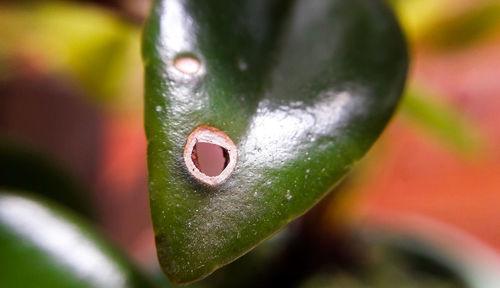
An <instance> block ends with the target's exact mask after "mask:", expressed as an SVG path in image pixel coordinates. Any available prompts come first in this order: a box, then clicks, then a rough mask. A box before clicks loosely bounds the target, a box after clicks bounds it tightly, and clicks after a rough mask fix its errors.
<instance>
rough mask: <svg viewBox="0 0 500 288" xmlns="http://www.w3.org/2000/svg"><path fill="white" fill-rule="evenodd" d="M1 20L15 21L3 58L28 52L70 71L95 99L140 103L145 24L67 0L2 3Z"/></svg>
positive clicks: (5, 33) (0, 52) (1, 35)
mask: <svg viewBox="0 0 500 288" xmlns="http://www.w3.org/2000/svg"><path fill="white" fill-rule="evenodd" d="M0 26H1V27H9V29H2V30H0V39H2V44H1V45H0V63H2V62H5V61H7V60H8V59H15V58H19V57H21V58H26V57H27V58H28V59H30V60H31V61H32V62H34V63H35V65H38V66H41V67H42V68H44V69H49V70H51V71H52V72H54V73H62V74H69V75H70V76H71V77H73V78H74V79H76V80H77V81H78V82H79V83H80V85H81V86H82V87H83V88H84V90H86V92H87V93H88V94H89V95H90V96H91V97H93V99H95V100H99V101H100V102H104V103H113V104H114V105H115V106H116V105H118V106H120V105H121V106H126V105H131V104H134V106H138V105H135V104H137V103H139V101H140V98H141V97H139V96H140V95H141V94H142V76H141V73H142V66H141V62H140V27H138V26H136V25H134V24H132V23H127V22H125V21H123V20H120V19H119V18H118V17H117V15H114V14H112V13H111V12H109V11H105V10H102V9H100V8H97V7H94V6H89V5H83V4H75V3H71V2H61V1H49V2H46V1H43V2H34V3H18V4H16V3H9V4H0ZM2 58H3V59H2ZM6 59H7V60H6ZM138 99H139V100H138Z"/></svg>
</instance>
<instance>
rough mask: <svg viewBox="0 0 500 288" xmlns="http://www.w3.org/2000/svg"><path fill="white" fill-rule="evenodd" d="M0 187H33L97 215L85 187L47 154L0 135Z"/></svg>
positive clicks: (29, 189) (34, 191)
mask: <svg viewBox="0 0 500 288" xmlns="http://www.w3.org/2000/svg"><path fill="white" fill-rule="evenodd" d="M0 187H1V188H8V189H15V190H23V191H31V192H33V193H37V194H39V195H43V196H44V197H46V198H49V199H51V200H52V201H54V202H58V203H60V204H61V205H64V206H66V207H68V208H70V209H72V210H73V211H77V212H78V213H80V214H81V215H84V216H87V217H89V218H90V219H92V218H93V216H94V215H93V210H92V208H91V204H90V199H89V198H88V194H86V193H85V190H84V189H83V188H82V187H81V185H80V183H77V181H76V179H74V178H73V177H72V175H69V173H68V171H67V170H65V169H64V168H63V167H61V166H59V165H57V164H56V163H54V162H53V161H51V159H49V158H48V157H45V155H42V154H39V153H37V152H35V151H32V150H30V149H27V148H24V147H21V146H17V145H14V144H11V143H9V142H6V141H3V140H1V139H0Z"/></svg>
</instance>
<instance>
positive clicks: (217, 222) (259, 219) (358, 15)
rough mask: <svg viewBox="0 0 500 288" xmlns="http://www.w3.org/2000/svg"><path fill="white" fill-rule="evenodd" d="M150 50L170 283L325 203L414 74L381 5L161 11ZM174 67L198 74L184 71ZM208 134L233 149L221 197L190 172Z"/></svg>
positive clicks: (160, 3) (166, 4) (156, 194)
mask: <svg viewBox="0 0 500 288" xmlns="http://www.w3.org/2000/svg"><path fill="white" fill-rule="evenodd" d="M143 41H144V42H143V59H144V64H145V73H146V76H145V77H146V101H145V103H146V104H145V105H146V107H145V113H146V114H145V126H146V135H147V139H148V166H149V191H150V206H151V213H152V220H153V225H154V230H155V237H156V247H157V250H158V257H159V260H160V263H161V265H162V268H163V270H164V272H165V273H166V275H167V276H168V277H169V279H170V280H172V281H173V282H175V283H188V282H192V281H195V280H198V279H201V278H203V277H205V276H207V275H209V274H210V273H211V272H213V271H214V270H215V269H217V268H218V267H220V266H221V265H224V264H227V263H229V262H231V261H233V260H234V259H236V258H237V257H239V256H241V255H242V254H244V253H245V252H247V251H248V250H249V249H251V248H252V247H254V246H255V245H257V244H259V243H260V242H261V241H263V240H264V239H266V238H268V237H269V236H271V235H272V234H274V233H275V232H276V231H278V230H280V229H281V228H283V227H284V226H285V225H286V224H287V223H289V222H290V221H292V220H293V219H295V218H296V217H298V216H300V215H301V214H303V213H304V212H306V211H307V210H308V209H309V208H311V207H312V206H313V205H314V204H315V203H316V202H318V201H319V200H320V199H321V198H322V197H323V196H324V195H325V194H326V193H327V192H328V191H329V190H330V189H331V188H332V187H333V186H334V185H335V184H336V183H338V182H339V181H340V180H341V178H342V177H343V176H344V175H345V174H346V173H347V172H348V171H349V170H350V168H351V166H352V165H353V164H354V163H355V162H356V161H358V160H359V159H360V158H361V157H362V156H363V155H364V154H365V153H366V151H367V150H368V149H369V148H370V146H371V145H372V144H373V142H374V141H375V140H376V139H377V137H378V136H379V134H380V133H381V132H382V130H383V129H384V127H385V125H386V124H387V122H388V120H389V119H390V117H391V115H392V113H393V112H394V109H395V107H396V105H397V103H398V100H399V98H400V95H401V92H402V90H403V86H404V82H405V78H406V72H407V66H408V56H407V52H406V45H405V41H404V38H403V36H402V33H401V31H400V28H399V26H398V24H397V22H396V20H395V18H394V16H393V14H392V13H391V11H389V10H388V8H387V7H386V6H385V5H384V4H383V3H382V2H381V1H377V0H349V1H346V0H317V1H310V0H301V1H269V0H248V1H222V0H214V1H182V0H157V1H154V4H153V8H152V10H151V15H150V18H149V20H148V21H147V24H146V27H145V32H144V39H143ZM179 56H190V57H196V58H197V59H199V61H200V63H201V68H200V70H199V71H198V72H197V73H195V74H184V73H182V72H181V71H178V70H177V69H176V68H175V67H174V65H173V63H174V60H175V59H176V58H177V57H179ZM202 125H208V126H212V127H215V128H217V129H220V130H222V131H224V132H225V133H226V134H227V135H228V136H229V137H230V138H231V139H232V140H233V142H234V143H235V144H236V146H237V148H238V151H237V153H238V162H237V164H236V168H235V171H234V172H233V174H232V175H231V176H230V177H229V178H228V179H227V180H226V181H225V182H223V183H221V184H218V185H216V186H208V185H205V184H202V183H201V182H199V181H198V180H197V179H196V178H194V177H193V176H192V175H191V174H190V172H189V171H188V170H187V169H186V166H185V164H184V159H183V151H184V146H185V144H186V140H187V137H188V136H189V134H190V133H191V132H192V131H194V130H195V129H196V128H197V127H199V126H202Z"/></svg>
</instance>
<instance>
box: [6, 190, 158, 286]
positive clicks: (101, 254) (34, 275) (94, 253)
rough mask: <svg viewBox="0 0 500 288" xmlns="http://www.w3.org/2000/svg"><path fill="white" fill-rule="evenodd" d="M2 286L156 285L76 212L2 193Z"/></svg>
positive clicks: (28, 198) (32, 199) (33, 199)
mask: <svg viewBox="0 0 500 288" xmlns="http://www.w3.org/2000/svg"><path fill="white" fill-rule="evenodd" d="M0 255H1V257H0V286H1V287H5V288H14V287H26V288H29V287H36V288H43V287H50V288H55V287H75V288H76V287H103V288H104V287H106V288H107V287H153V286H152V285H151V283H150V282H149V281H148V280H146V279H145V278H144V276H142V275H141V274H140V273H139V272H138V271H137V270H136V269H135V267H133V266H132V265H131V264H130V263H129V262H128V261H127V260H126V259H125V258H124V257H123V255H121V254H120V253H119V252H117V251H116V250H115V249H113V248H111V246H110V245H109V244H107V243H106V241H104V240H103V239H102V238H100V237H99V236H97V234H96V233H95V232H94V231H92V230H91V229H90V228H89V227H88V225H87V224H86V223H84V222H83V221H82V220H81V219H79V218H77V217H76V216H74V215H72V214H69V213H67V212H66V211H65V210H63V209H61V208H58V207H57V206H54V205H53V204H50V203H48V202H41V201H39V200H38V199H35V198H31V197H25V196H20V195H14V194H10V193H8V192H6V191H4V190H1V191H0Z"/></svg>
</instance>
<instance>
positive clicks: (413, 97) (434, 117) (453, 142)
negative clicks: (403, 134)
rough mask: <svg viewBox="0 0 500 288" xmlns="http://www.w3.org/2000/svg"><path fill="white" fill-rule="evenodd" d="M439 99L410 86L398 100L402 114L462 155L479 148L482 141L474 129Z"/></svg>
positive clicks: (453, 109) (474, 151)
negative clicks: (401, 99) (400, 100)
mask: <svg viewBox="0 0 500 288" xmlns="http://www.w3.org/2000/svg"><path fill="white" fill-rule="evenodd" d="M441 99H442V98H439V97H437V96H435V95H432V94H429V93H427V92H425V90H423V89H422V88H420V87H418V88H417V87H415V86H413V87H410V88H408V89H407V91H406V93H405V95H404V97H403V101H402V103H401V112H402V115H403V116H405V117H407V118H408V119H409V120H411V121H412V122H413V123H415V124H417V125H419V126H420V127H422V128H424V129H425V130H427V131H429V132H430V133H431V134H432V135H433V136H434V137H436V138H437V139H440V140H441V141H443V142H444V143H446V145H448V146H449V147H451V148H453V149H455V150H456V151H457V152H460V153H463V154H464V155H468V154H471V153H477V152H479V151H480V150H481V148H482V147H483V141H482V137H481V135H480V132H479V131H478V129H477V128H476V127H474V124H472V122H471V121H470V120H469V119H467V117H465V116H464V115H463V114H461V113H460V112H459V111H458V110H457V109H456V108H454V107H453V106H451V105H449V104H447V103H446V102H444V101H443V100H441Z"/></svg>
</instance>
